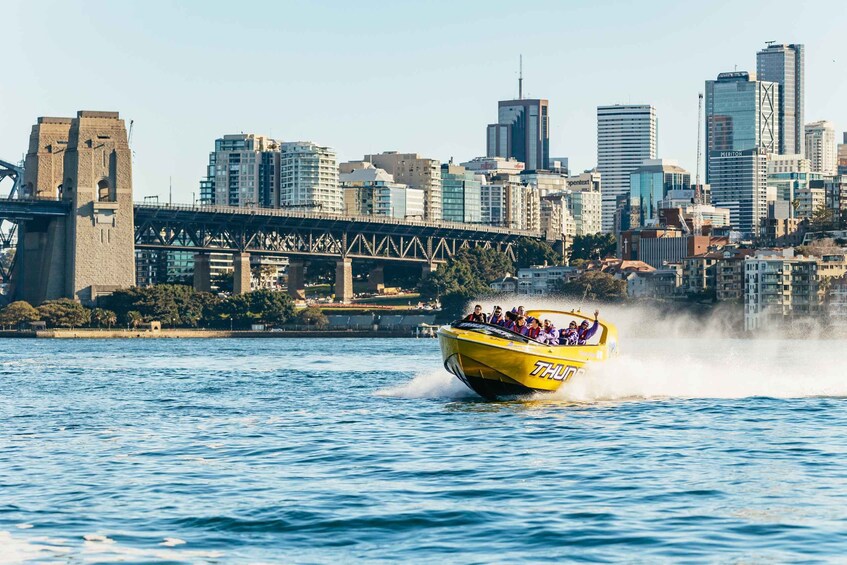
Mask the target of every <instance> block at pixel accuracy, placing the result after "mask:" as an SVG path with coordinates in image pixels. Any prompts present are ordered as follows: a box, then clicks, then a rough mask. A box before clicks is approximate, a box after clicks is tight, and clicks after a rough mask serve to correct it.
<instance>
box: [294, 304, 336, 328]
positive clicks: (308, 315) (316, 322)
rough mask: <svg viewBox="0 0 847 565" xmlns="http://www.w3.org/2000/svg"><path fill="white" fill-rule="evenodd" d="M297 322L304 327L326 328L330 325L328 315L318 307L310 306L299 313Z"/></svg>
mask: <svg viewBox="0 0 847 565" xmlns="http://www.w3.org/2000/svg"><path fill="white" fill-rule="evenodd" d="M297 322H298V323H299V324H301V325H304V326H314V327H316V328H319V329H321V328H325V327H327V326H328V325H329V320H328V319H327V317H326V315H324V313H323V312H322V311H321V309H320V308H318V307H317V306H309V307H308V308H304V309H303V310H300V312H298V313H297Z"/></svg>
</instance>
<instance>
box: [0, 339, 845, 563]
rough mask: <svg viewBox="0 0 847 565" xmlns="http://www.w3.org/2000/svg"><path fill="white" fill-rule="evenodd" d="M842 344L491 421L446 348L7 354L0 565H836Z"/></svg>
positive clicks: (722, 352) (272, 344)
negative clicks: (790, 564) (830, 564)
mask: <svg viewBox="0 0 847 565" xmlns="http://www.w3.org/2000/svg"><path fill="white" fill-rule="evenodd" d="M710 339H712V338H710ZM843 345H844V343H843V342H833V341H830V342H819V341H806V342H790V341H787V340H786V341H780V340H768V341H743V340H720V339H717V340H716V339H712V341H711V342H709V343H707V344H704V342H703V340H702V339H696V338H687V339H683V338H678V339H663V340H657V339H630V340H628V341H622V349H623V351H622V353H621V355H620V357H619V358H617V359H615V360H614V361H612V362H610V363H609V364H608V365H607V366H604V367H602V368H597V369H596V370H594V371H591V372H590V373H589V374H587V375H585V376H583V377H580V378H581V379H582V380H580V381H574V382H573V383H571V384H572V385H573V386H571V387H569V388H568V390H567V391H566V392H561V393H559V394H557V395H555V396H552V397H538V398H530V399H524V400H519V401H510V402H496V403H493V402H484V401H482V400H481V399H478V398H476V397H475V396H474V395H473V394H472V393H470V392H468V391H466V390H465V389H464V388H463V386H462V385H461V384H460V383H458V382H457V381H456V380H455V379H454V378H453V377H451V376H450V375H449V374H448V373H446V372H445V371H444V370H443V369H441V368H440V355H439V352H438V344H437V341H436V340H426V339H420V340H415V339H384V340H383V339H367V340H365V339H360V340H355V339H327V340H296V339H295V340H163V341H157V340H136V341H132V340H126V341H124V340H106V341H96V340H75V341H40V340H39V341H35V340H32V341H30V340H0V562H17V561H33V562H43V561H51V562H66V561H73V562H111V561H116V560H126V561H139V562H142V561H143V562H150V561H169V562H194V563H198V562H200V563H203V562H236V563H237V562H243V563H248V562H250V563H255V562H280V561H283V562H347V561H351V560H354V559H356V560H374V561H385V562H390V561H399V560H404V561H413V562H417V563H426V562H433V563H435V562H438V563H442V562H478V563H487V562H540V561H565V560H575V561H593V562H596V561H621V560H625V561H636V562H655V561H663V560H666V561H677V560H682V559H686V560H702V561H731V562H736V561H744V562H769V561H775V560H778V561H785V560H811V561H815V560H830V559H833V558H836V557H841V556H843V555H845V554H847V433H845V430H847V401H845V396H847V378H845V376H844V375H845V371H844V367H843V362H842V361H841V359H842V358H843V356H842V350H843Z"/></svg>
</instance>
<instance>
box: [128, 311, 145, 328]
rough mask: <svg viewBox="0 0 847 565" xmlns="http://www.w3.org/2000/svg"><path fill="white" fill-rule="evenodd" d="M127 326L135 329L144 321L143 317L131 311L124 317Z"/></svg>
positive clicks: (139, 313)
mask: <svg viewBox="0 0 847 565" xmlns="http://www.w3.org/2000/svg"><path fill="white" fill-rule="evenodd" d="M126 320H127V322H126V323H127V325H129V326H132V327H133V328H137V327H138V326H139V325H140V324H141V322H143V321H144V316H142V315H141V312H139V311H137V310H131V311H130V312H127V315H126Z"/></svg>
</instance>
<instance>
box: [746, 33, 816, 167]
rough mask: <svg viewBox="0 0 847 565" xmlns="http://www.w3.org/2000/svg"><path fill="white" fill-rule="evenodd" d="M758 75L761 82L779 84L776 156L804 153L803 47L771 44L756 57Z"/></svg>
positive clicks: (804, 95) (804, 74)
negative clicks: (777, 154)
mask: <svg viewBox="0 0 847 565" xmlns="http://www.w3.org/2000/svg"><path fill="white" fill-rule="evenodd" d="M756 74H757V76H758V77H759V80H762V81H767V82H774V83H777V84H778V85H779V111H778V112H777V129H778V132H779V144H778V145H777V150H776V151H775V153H779V154H782V155H791V154H798V153H803V150H804V147H805V145H804V142H803V119H804V117H805V116H804V111H803V106H804V102H805V97H806V94H805V79H806V69H805V49H804V47H803V45H795V44H791V45H786V44H782V43H769V44H768V46H767V47H766V48H765V49H762V50H761V51H759V52H758V53H757V54H756Z"/></svg>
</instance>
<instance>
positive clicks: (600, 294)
mask: <svg viewBox="0 0 847 565" xmlns="http://www.w3.org/2000/svg"><path fill="white" fill-rule="evenodd" d="M558 286H559V288H558V291H559V292H560V293H561V294H564V295H567V296H572V297H574V298H582V297H583V296H587V297H589V298H591V299H596V300H604V301H607V302H619V301H622V300H625V299H626V281H625V280H621V279H616V278H615V277H613V276H612V275H610V274H609V273H604V272H602V271H585V272H584V273H582V274H581V275H579V276H578V277H576V278H575V279H573V280H571V281H569V282H566V283H565V282H563V283H560V284H559V285H558Z"/></svg>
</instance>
